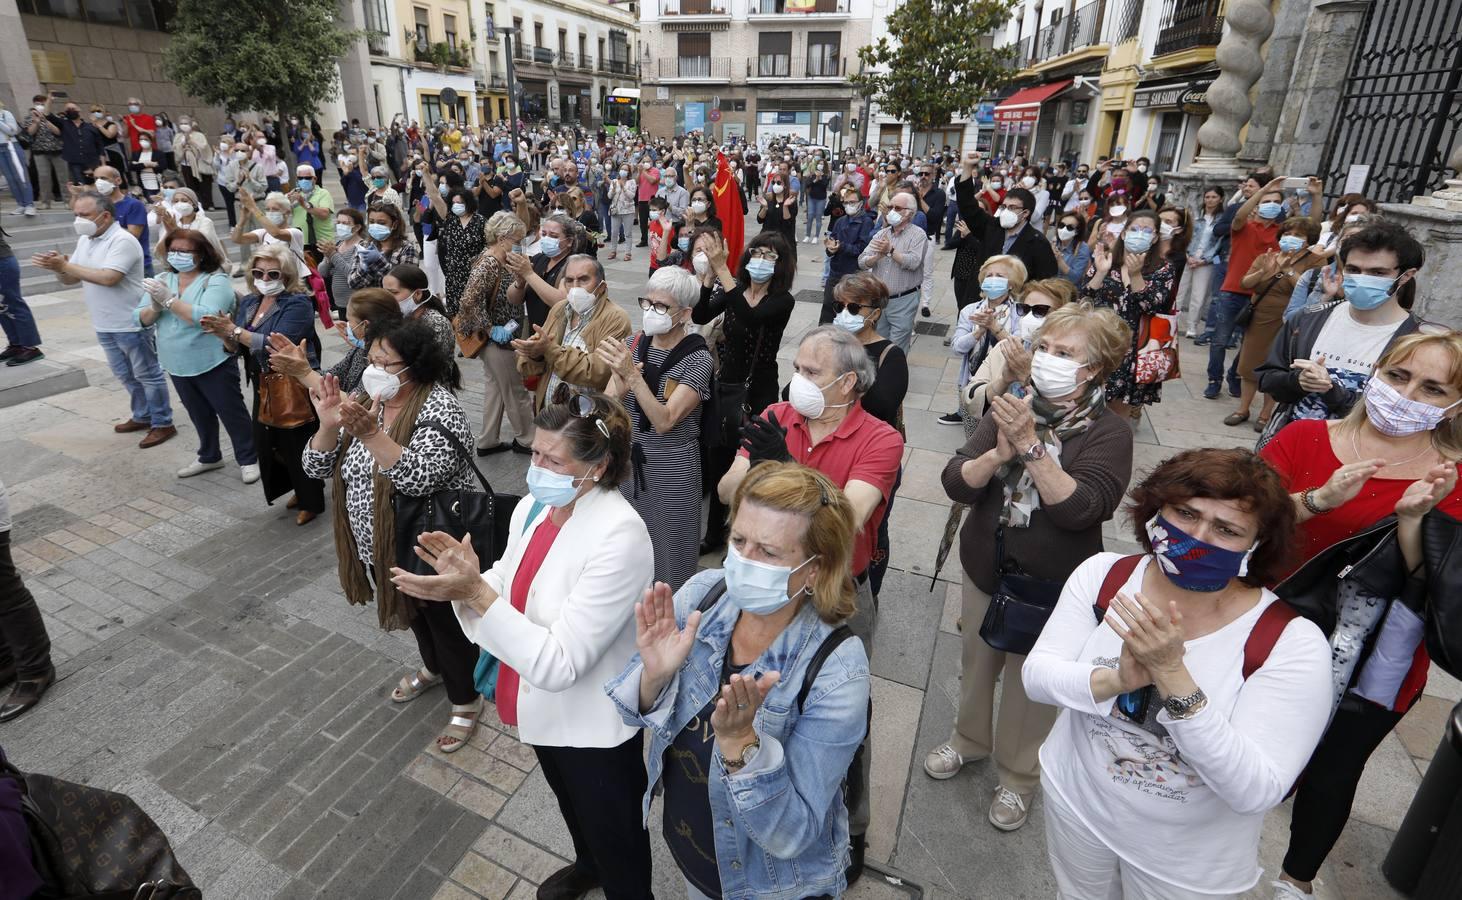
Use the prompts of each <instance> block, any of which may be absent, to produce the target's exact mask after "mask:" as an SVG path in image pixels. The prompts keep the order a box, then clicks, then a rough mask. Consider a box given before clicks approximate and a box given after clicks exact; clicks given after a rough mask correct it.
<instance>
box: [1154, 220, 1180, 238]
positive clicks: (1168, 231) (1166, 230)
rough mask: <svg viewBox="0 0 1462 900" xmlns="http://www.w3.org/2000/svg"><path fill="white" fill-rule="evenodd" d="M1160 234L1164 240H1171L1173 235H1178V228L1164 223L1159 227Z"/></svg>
mask: <svg viewBox="0 0 1462 900" xmlns="http://www.w3.org/2000/svg"><path fill="white" fill-rule="evenodd" d="M1158 232H1159V233H1160V234H1161V235H1162V239H1163V240H1165V241H1167V240H1171V239H1172V237H1173V235H1175V234H1177V233H1178V226H1176V225H1169V224H1168V223H1166V222H1164V223H1162V225H1160V226H1159V227H1158Z"/></svg>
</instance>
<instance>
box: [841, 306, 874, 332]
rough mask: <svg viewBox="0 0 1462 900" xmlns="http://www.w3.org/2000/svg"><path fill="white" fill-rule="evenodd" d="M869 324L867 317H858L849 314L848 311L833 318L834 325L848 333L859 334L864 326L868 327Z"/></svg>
mask: <svg viewBox="0 0 1462 900" xmlns="http://www.w3.org/2000/svg"><path fill="white" fill-rule="evenodd" d="M867 322H868V319H867V318H866V317H865V316H856V315H854V314H852V313H850V312H848V311H847V310H846V309H845V310H842V311H841V312H839V313H838V314H837V315H836V316H833V324H834V325H836V326H838V327H839V328H842V329H844V330H846V331H849V332H852V333H853V334H857V333H858V332H860V331H862V330H863V326H864V325H866V324H867Z"/></svg>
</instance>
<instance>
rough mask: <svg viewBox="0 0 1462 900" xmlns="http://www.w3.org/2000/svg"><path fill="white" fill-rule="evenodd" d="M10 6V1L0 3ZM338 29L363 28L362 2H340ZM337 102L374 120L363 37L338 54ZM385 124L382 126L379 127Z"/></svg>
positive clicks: (353, 114) (360, 116) (350, 113)
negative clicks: (338, 96) (338, 97)
mask: <svg viewBox="0 0 1462 900" xmlns="http://www.w3.org/2000/svg"><path fill="white" fill-rule="evenodd" d="M0 2H13V0H0ZM340 27H341V28H343V29H345V30H347V31H356V30H359V29H362V28H365V10H364V8H363V7H362V6H361V0H340ZM338 65H339V67H340V99H341V100H342V101H344V103H345V118H347V119H355V118H358V119H360V120H361V121H362V122H374V121H375V120H376V106H375V103H374V102H373V92H372V91H371V60H370V49H369V47H368V46H367V45H366V40H365V38H364V37H362V38H361V39H360V40H358V41H356V42H354V43H353V44H351V45H350V47H348V48H347V49H346V51H345V53H343V54H341V56H340V59H339V60H338ZM381 124H385V123H381Z"/></svg>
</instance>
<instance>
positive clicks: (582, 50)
mask: <svg viewBox="0 0 1462 900" xmlns="http://www.w3.org/2000/svg"><path fill="white" fill-rule="evenodd" d="M591 62H593V60H591V59H589V36H588V35H587V34H580V35H579V65H580V66H581V67H582V68H585V69H587V68H588V67H589V63H591Z"/></svg>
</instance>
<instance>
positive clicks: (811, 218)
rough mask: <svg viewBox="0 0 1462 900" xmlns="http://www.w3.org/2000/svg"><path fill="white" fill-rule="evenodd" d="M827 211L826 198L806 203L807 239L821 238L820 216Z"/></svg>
mask: <svg viewBox="0 0 1462 900" xmlns="http://www.w3.org/2000/svg"><path fill="white" fill-rule="evenodd" d="M826 210H827V198H825V197H824V198H823V199H821V200H818V199H816V198H812V199H809V200H808V201H807V231H806V232H805V233H806V235H807V236H808V237H822V214H823V212H825V211H826Z"/></svg>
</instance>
